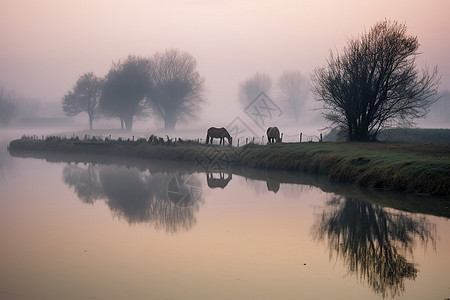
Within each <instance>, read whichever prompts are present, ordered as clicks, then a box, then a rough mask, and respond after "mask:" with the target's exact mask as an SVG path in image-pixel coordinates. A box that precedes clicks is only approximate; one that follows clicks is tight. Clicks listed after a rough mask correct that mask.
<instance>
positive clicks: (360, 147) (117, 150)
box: [10, 138, 450, 197]
mask: <svg viewBox="0 0 450 300" xmlns="http://www.w3.org/2000/svg"><path fill="white" fill-rule="evenodd" d="M10 149H11V150H13V151H15V150H31V151H51V152H64V153H89V154H94V155H120V156H127V157H138V158H150V159H170V160H179V161H180V160H181V161H188V162H189V161H190V162H192V163H196V161H198V159H199V158H207V159H211V158H212V157H225V158H226V159H227V160H228V161H230V162H231V163H232V164H234V165H237V166H243V167H251V168H262V169H266V170H292V171H303V172H308V173H313V174H320V175H323V176H326V177H327V178H328V179H330V180H331V181H334V182H344V183H352V184H357V185H360V186H364V187H370V188H379V189H386V190H392V191H403V192H408V193H419V194H431V195H444V196H447V197H450V145H449V144H440V145H436V144H384V143H278V144H270V145H255V144H248V145H246V146H243V147H240V148H235V147H220V146H212V145H205V144H199V143H195V142H184V141H177V142H164V140H162V139H152V140H151V141H150V140H149V141H146V140H139V141H100V140H88V141H79V140H74V139H60V138H47V139H46V140H45V141H43V140H33V139H27V138H22V139H20V140H15V141H12V142H11V143H10Z"/></svg>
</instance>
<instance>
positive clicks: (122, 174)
mask: <svg viewBox="0 0 450 300" xmlns="http://www.w3.org/2000/svg"><path fill="white" fill-rule="evenodd" d="M63 181H64V183H66V184H67V185H68V186H70V187H71V188H73V189H74V190H75V193H76V194H77V196H78V197H79V198H80V199H81V200H82V201H83V202H84V203H89V204H92V203H94V202H95V201H97V200H104V201H105V202H106V204H107V205H108V207H109V208H110V209H111V211H112V212H113V214H114V215H115V216H118V217H120V218H123V219H125V220H126V221H127V222H129V223H130V224H132V223H152V224H153V225H154V227H155V228H156V229H163V230H165V231H167V232H177V231H179V230H189V229H190V228H192V227H193V226H194V225H195V223H196V213H197V212H198V211H199V209H200V206H201V204H202V203H203V197H202V189H201V182H200V180H199V179H198V177H197V175H196V174H186V175H185V174H176V173H160V172H156V173H152V172H151V171H149V170H148V169H146V170H143V171H142V170H138V169H137V168H134V167H125V166H114V165H95V164H92V163H87V164H85V165H84V166H82V165H81V164H70V165H67V166H66V167H64V170H63Z"/></svg>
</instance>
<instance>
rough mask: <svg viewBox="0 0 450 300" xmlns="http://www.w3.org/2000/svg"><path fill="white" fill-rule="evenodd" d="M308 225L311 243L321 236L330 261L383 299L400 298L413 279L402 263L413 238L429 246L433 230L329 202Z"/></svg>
mask: <svg viewBox="0 0 450 300" xmlns="http://www.w3.org/2000/svg"><path fill="white" fill-rule="evenodd" d="M328 204H329V206H330V208H331V210H330V211H324V213H323V214H322V218H321V219H320V222H319V223H318V224H316V225H315V226H314V227H313V230H312V231H313V235H314V237H315V239H316V240H324V239H325V238H327V240H328V246H329V249H330V258H331V257H332V256H333V254H336V257H340V258H342V259H343V261H344V264H345V265H346V266H347V267H348V270H349V273H351V274H356V275H357V276H359V278H360V279H361V280H365V281H367V283H368V284H369V285H370V287H371V288H372V289H373V290H374V291H375V292H376V293H378V294H381V295H382V296H383V297H386V296H388V295H390V296H391V297H395V296H399V295H401V294H402V293H403V292H404V290H405V279H415V278H416V276H417V272H418V270H417V268H416V266H415V265H414V263H412V262H410V261H408V259H407V256H408V255H412V253H413V248H414V243H415V240H416V239H418V240H420V241H421V242H423V243H425V244H426V243H427V242H428V241H430V240H431V242H432V243H433V244H434V242H435V238H434V231H433V228H434V226H433V225H432V224H430V223H429V222H428V221H427V220H426V219H425V218H419V217H414V216H413V215H411V214H406V213H402V212H397V211H393V210H392V211H389V210H386V209H384V208H383V207H382V206H379V205H375V204H370V203H367V202H363V201H358V200H354V199H345V200H344V199H343V198H337V197H336V198H334V199H333V200H332V201H330V202H329V203H328Z"/></svg>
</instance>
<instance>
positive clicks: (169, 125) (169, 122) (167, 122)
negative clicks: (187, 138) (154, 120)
mask: <svg viewBox="0 0 450 300" xmlns="http://www.w3.org/2000/svg"><path fill="white" fill-rule="evenodd" d="M176 123H177V117H176V116H175V114H170V113H169V114H166V117H165V118H164V128H165V129H166V130H172V129H175V124H176Z"/></svg>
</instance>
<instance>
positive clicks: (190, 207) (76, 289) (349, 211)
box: [0, 143, 450, 300]
mask: <svg viewBox="0 0 450 300" xmlns="http://www.w3.org/2000/svg"><path fill="white" fill-rule="evenodd" d="M1 146H2V148H1V150H0V239H1V240H0V243H1V248H0V249H1V250H0V299H382V298H383V297H385V298H394V299H440V300H443V299H446V298H448V297H450V271H449V270H450V254H449V253H450V234H449V232H450V223H449V220H448V219H447V218H445V217H437V216H432V215H429V214H426V213H422V214H419V213H416V214H413V213H407V212H404V211H401V210H397V209H396V208H399V206H401V205H402V204H398V202H400V203H404V202H407V203H412V204H414V203H417V201H419V202H420V200H417V199H412V200H411V199H409V198H407V197H403V196H401V195H397V196H395V197H393V196H389V195H385V194H378V193H375V192H370V191H362V190H357V189H355V188H345V187H342V186H338V185H333V184H330V183H327V182H324V181H322V180H320V179H318V178H315V177H308V176H305V175H296V176H293V175H292V174H286V173H265V172H262V171H251V170H235V173H234V174H229V173H226V172H225V173H222V174H220V173H210V174H206V173H204V172H199V171H198V168H197V169H196V168H192V167H191V166H180V165H177V164H169V163H164V162H142V161H133V160H120V161H119V160H117V161H115V160H114V159H108V158H104V159H100V160H94V159H92V158H86V157H81V158H80V157H78V158H77V157H49V156H47V157H35V158H30V157H27V155H22V157H20V156H10V155H9V153H8V152H7V151H6V149H5V147H6V146H5V143H3V144H2V145H1ZM49 160H53V161H49ZM70 161H72V162H71V163H70ZM77 161H78V163H77ZM396 198H398V199H396ZM425 199H426V198H425ZM398 200H400V201H398ZM403 200H404V201H403ZM422 200H423V199H422ZM433 209H434V210H438V211H439V210H442V209H445V207H444V208H443V207H440V206H438V207H437V208H436V207H431V208H430V207H425V208H424V211H425V212H431V211H433Z"/></svg>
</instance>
